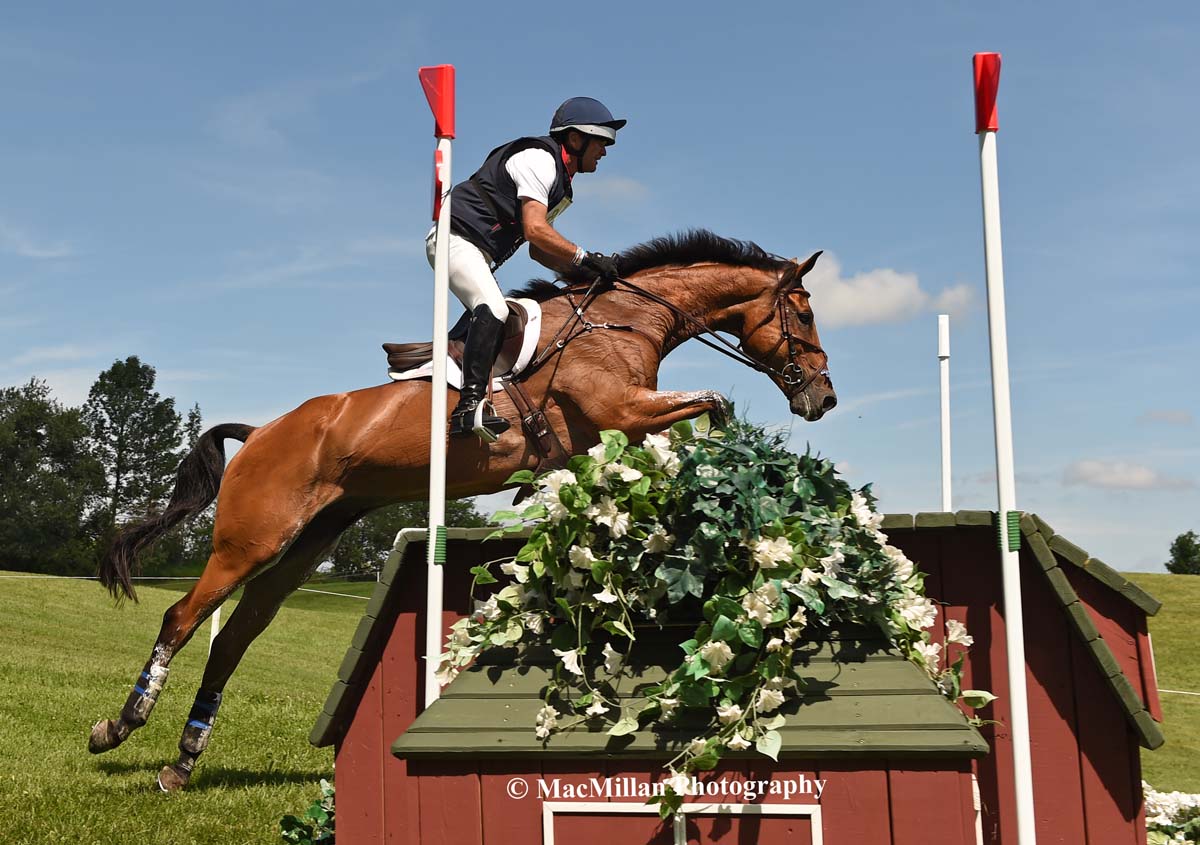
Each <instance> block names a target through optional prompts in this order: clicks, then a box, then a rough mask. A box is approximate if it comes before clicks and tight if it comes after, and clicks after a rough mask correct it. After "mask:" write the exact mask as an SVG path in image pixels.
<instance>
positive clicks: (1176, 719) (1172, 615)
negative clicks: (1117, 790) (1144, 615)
mask: <svg viewBox="0 0 1200 845" xmlns="http://www.w3.org/2000/svg"><path fill="white" fill-rule="evenodd" d="M1124 575H1125V577H1126V578H1128V579H1129V580H1131V581H1133V582H1134V583H1136V584H1137V585H1138V586H1139V587H1141V588H1143V589H1144V590H1146V591H1147V592H1149V593H1150V595H1152V596H1154V597H1155V598H1156V599H1158V600H1159V601H1161V602H1162V603H1163V608H1162V610H1160V611H1159V612H1158V615H1157V616H1152V617H1151V618H1150V637H1151V639H1152V640H1153V642H1154V663H1155V666H1156V668H1157V670H1158V686H1159V688H1160V689H1170V690H1184V691H1190V692H1200V654H1197V651H1196V644H1197V643H1198V642H1200V616H1198V615H1197V611H1200V575H1166V574H1162V575H1150V574H1147V573H1144V572H1126V573H1124ZM1159 697H1160V698H1161V699H1162V706H1163V717H1164V722H1163V733H1164V734H1165V735H1166V737H1167V741H1166V743H1165V744H1164V745H1163V746H1162V747H1161V748H1159V749H1158V750H1157V751H1143V752H1142V777H1143V778H1145V779H1146V781H1147V782H1148V783H1150V784H1151V785H1152V786H1153V787H1154V788H1155V789H1157V790H1159V791H1161V792H1170V791H1172V790H1179V791H1180V792H1193V793H1200V696H1195V695H1178V694H1174V693H1168V692H1164V693H1160V696H1159Z"/></svg>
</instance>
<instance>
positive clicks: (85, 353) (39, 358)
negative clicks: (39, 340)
mask: <svg viewBox="0 0 1200 845" xmlns="http://www.w3.org/2000/svg"><path fill="white" fill-rule="evenodd" d="M93 355H95V350H93V349H83V348H81V347H79V346H74V345H72V344H63V345H61V346H35V347H33V348H32V349H27V350H25V351H24V352H22V353H21V354H20V355H18V356H17V357H15V358H13V359H12V360H11V361H9V362H8V366H12V367H23V366H25V365H27V364H38V363H41V362H43V361H78V360H80V359H81V358H90V357H92V356H93Z"/></svg>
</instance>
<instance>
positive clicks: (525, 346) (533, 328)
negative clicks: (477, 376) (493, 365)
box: [388, 299, 542, 390]
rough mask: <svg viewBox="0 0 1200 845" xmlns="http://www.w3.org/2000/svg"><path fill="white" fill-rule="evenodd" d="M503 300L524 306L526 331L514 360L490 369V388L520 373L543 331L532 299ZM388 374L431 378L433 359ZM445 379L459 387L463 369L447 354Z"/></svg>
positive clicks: (397, 377) (539, 310)
mask: <svg viewBox="0 0 1200 845" xmlns="http://www.w3.org/2000/svg"><path fill="white" fill-rule="evenodd" d="M505 301H506V302H515V303H517V304H518V305H520V306H521V307H522V308H524V309H525V314H526V319H525V332H524V334H523V335H522V338H521V349H520V352H519V353H518V354H517V358H516V361H515V362H514V363H513V365H512V366H511V367H509V368H508V369H507V371H505V372H500V373H498V372H496V371H495V370H493V371H492V388H493V389H495V390H500V389H501V388H502V384H501V382H500V379H501V378H504V377H512V376H516V375H519V374H520V373H521V372H522V371H523V370H524V369H525V367H527V366H528V365H529V362H530V361H532V360H533V356H534V355H535V354H536V353H537V344H538V338H539V337H541V333H542V307H541V305H539V304H538V303H537V302H535V301H534V300H532V299H506V300H505ZM388 378H390V379H391V380H392V381H411V380H413V379H432V378H433V361H426V362H425V363H424V364H422V365H421V366H419V367H413V368H411V369H406V370H397V369H394V368H389V369H388ZM446 383H447V384H448V385H450V386H451V387H453V388H454V389H455V390H461V389H462V369H461V368H460V367H459V366H458V362H456V361H455V360H454V359H453V358H452V357H450V356H449V355H447V356H446Z"/></svg>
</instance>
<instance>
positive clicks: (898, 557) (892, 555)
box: [883, 543, 913, 582]
mask: <svg viewBox="0 0 1200 845" xmlns="http://www.w3.org/2000/svg"><path fill="white" fill-rule="evenodd" d="M883 553H884V554H885V555H886V556H887V558H888V560H890V561H891V562H892V574H893V575H894V576H895V578H896V580H897V581H901V582H904V581H907V580H908V579H909V578H911V577H912V574H913V563H912V561H911V560H909V559H908V558H907V557H906V556H905V555H904V552H902V551H900V550H899V549H898V548H896V547H895V546H891V545H888V544H887V543H884V544H883Z"/></svg>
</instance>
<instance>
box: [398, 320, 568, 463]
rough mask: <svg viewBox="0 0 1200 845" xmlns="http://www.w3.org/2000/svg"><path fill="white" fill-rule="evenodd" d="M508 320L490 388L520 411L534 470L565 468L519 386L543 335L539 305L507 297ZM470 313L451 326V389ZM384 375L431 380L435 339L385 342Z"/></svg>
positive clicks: (555, 442) (458, 379)
mask: <svg viewBox="0 0 1200 845" xmlns="http://www.w3.org/2000/svg"><path fill="white" fill-rule="evenodd" d="M505 302H507V303H508V320H507V321H505V324H504V341H503V343H502V345H501V347H500V353H499V355H497V356H496V363H495V365H493V367H492V384H491V387H492V390H499V389H502V390H504V392H505V393H507V394H508V397H509V399H511V400H512V402H513V404H514V405H515V406H516V408H517V412H518V413H519V414H520V415H521V428H522V429H523V430H524V432H525V435H526V437H527V438H528V439H529V440H531V441H532V443H533V447H534V449H535V450H536V452H537V455H538V466H537V470H536V472H542V471H543V470H548V469H558V468H559V467H563V466H566V463H567V458H568V457H569V456H568V455H567V452H566V450H565V449H564V448H563V446H562V443H561V442H559V439H558V435H556V434H555V433H554V429H553V428H551V427H550V423H549V422H548V421H547V420H546V415H545V413H543V411H542V409H541V408H539V407H538V406H536V405H535V404H534V403H533V401H532V400H531V399H530V397H529V394H528V392H526V390H525V388H524V387H522V386H521V381H520V375H521V373H522V372H524V370H525V368H526V367H527V366H529V362H530V361H532V360H533V357H534V355H536V354H537V343H538V339H539V337H540V336H541V333H542V307H541V306H540V305H538V303H537V302H536V301H534V300H532V299H506V300H505ZM470 321H471V314H470V312H467V313H465V314H463V315H462V317H461V318H460V319H459V321H458V322H457V323H455V324H454V327H453V328H451V329H450V333H449V335H448V336H447V337H448V343H447V345H446V351H447V353H448V354H447V357H448V358H449V361H448V362H447V366H446V382H447V383H448V384H449V385H450V386H451V387H453V388H454V389H455V390H460V389H462V360H463V350H464V348H465V346H466V342H467V327H468V326H469V325H470ZM383 351H384V352H386V353H387V359H388V378H390V379H391V380H392V381H409V380H412V379H432V378H433V343H432V342H428V343H385V344H383Z"/></svg>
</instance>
